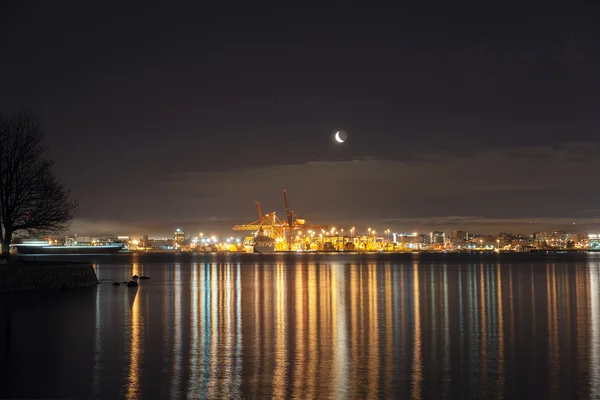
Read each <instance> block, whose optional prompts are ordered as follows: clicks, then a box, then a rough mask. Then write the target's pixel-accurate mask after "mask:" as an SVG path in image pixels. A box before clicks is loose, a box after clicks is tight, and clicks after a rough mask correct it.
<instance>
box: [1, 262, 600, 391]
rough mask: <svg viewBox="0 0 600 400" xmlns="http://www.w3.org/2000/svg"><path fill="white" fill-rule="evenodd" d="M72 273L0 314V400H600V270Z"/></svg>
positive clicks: (196, 268)
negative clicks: (79, 278) (76, 277)
mask: <svg viewBox="0 0 600 400" xmlns="http://www.w3.org/2000/svg"><path fill="white" fill-rule="evenodd" d="M78 260H81V258H79V259H78ZM84 260H91V261H93V262H94V266H95V269H96V274H97V276H98V279H99V280H100V281H101V284H100V285H98V286H97V287H93V288H84V289H76V290H70V291H58V292H47V293H23V294H18V295H15V294H11V295H3V296H2V297H1V298H0V301H1V303H0V313H2V314H1V316H2V318H1V320H0V328H1V330H0V339H1V341H0V356H1V357H0V398H99V399H120V398H124V399H193V398H245V397H252V398H257V397H258V398H263V397H276V398H293V397H296V398H336V399H344V398H382V397H383V398H392V397H393V398H411V399H426V398H442V399H467V398H478V399H482V398H484V399H485V398H490V399H491V398H506V399H516V398H523V399H530V398H564V399H577V398H600V254H555V255H552V254H550V255H546V254H501V255H457V254H445V255H444V254H421V255H416V254H415V255H412V254H390V255H384V254H362V255H361V254H274V255H260V254H231V255H223V254H214V255H210V254H208V255H186V254H181V255H175V254H159V255H152V254H147V255H144V254H142V255H106V256H86V258H85V259H84ZM132 275H146V276H149V277H150V278H151V279H149V280H143V281H140V285H139V287H138V288H131V287H127V286H126V285H124V284H123V282H124V281H126V280H128V279H129V278H130V277H131V276H132ZM114 281H117V282H120V283H121V285H119V286H113V285H112V282H114Z"/></svg>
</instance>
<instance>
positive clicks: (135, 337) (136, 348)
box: [125, 288, 143, 400]
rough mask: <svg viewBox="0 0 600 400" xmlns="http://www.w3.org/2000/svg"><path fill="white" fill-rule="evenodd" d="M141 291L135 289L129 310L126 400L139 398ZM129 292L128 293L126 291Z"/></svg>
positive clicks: (141, 340) (141, 338)
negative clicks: (135, 296)
mask: <svg viewBox="0 0 600 400" xmlns="http://www.w3.org/2000/svg"><path fill="white" fill-rule="evenodd" d="M142 290H143V289H141V288H140V289H137V299H135V300H133V307H132V310H131V315H132V319H131V344H130V348H129V372H128V374H127V392H126V395H125V397H126V398H127V399H128V400H134V399H139V398H141V396H140V391H139V389H140V358H141V352H142V348H143V347H142V343H143V337H142V328H143V327H142V324H143V318H142V315H141V305H140V304H141V301H140V299H139V296H140V292H141V291H142ZM128 292H129V291H128Z"/></svg>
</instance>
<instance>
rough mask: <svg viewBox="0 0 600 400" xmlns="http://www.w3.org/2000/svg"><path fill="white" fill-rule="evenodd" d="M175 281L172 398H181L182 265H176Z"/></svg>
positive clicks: (174, 269)
mask: <svg viewBox="0 0 600 400" xmlns="http://www.w3.org/2000/svg"><path fill="white" fill-rule="evenodd" d="M173 279H174V280H175V284H174V288H173V297H174V298H173V303H174V304H173V319H174V322H173V350H172V351H173V354H172V359H173V361H172V365H171V390H170V393H171V398H172V399H175V398H179V393H180V390H181V388H180V385H181V363H182V357H181V345H182V343H181V289H180V287H179V285H180V283H181V265H180V264H175V265H174V267H173Z"/></svg>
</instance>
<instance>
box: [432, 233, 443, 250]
mask: <svg viewBox="0 0 600 400" xmlns="http://www.w3.org/2000/svg"><path fill="white" fill-rule="evenodd" d="M445 242H446V234H445V233H444V232H441V231H433V232H431V239H430V243H431V244H432V245H436V244H438V245H442V246H443V245H444V243H445Z"/></svg>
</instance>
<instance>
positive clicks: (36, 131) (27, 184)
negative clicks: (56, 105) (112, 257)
mask: <svg viewBox="0 0 600 400" xmlns="http://www.w3.org/2000/svg"><path fill="white" fill-rule="evenodd" d="M43 137H44V134H43V132H42V131H41V130H40V123H39V120H38V119H37V118H35V117H33V116H31V115H30V114H29V113H27V112H26V111H21V112H17V113H14V114H11V115H0V225H1V229H0V234H1V236H0V240H1V242H2V257H3V258H7V257H8V255H9V246H10V243H11V240H12V238H13V235H20V236H36V235H44V234H51V233H58V232H61V231H63V230H65V229H67V228H68V227H69V223H70V221H71V219H72V218H73V215H74V213H75V209H76V208H77V202H76V201H73V200H71V199H70V192H69V191H68V190H66V189H65V188H64V187H63V186H62V184H61V183H60V182H59V181H58V179H57V178H56V176H55V175H54V172H53V171H52V164H53V162H52V161H49V160H46V159H45V158H44V157H43V153H44V151H45V150H46V147H45V146H44V145H43V143H42V139H43Z"/></svg>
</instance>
